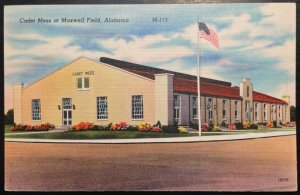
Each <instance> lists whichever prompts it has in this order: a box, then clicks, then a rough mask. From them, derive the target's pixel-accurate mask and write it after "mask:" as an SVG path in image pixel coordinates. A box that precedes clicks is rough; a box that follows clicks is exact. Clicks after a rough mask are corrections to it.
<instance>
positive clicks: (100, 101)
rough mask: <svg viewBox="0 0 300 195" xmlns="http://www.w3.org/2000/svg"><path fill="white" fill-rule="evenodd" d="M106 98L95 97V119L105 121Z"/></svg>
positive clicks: (106, 116)
mask: <svg viewBox="0 0 300 195" xmlns="http://www.w3.org/2000/svg"><path fill="white" fill-rule="evenodd" d="M107 118H108V111H107V97H106V96H103V97H97V119H107Z"/></svg>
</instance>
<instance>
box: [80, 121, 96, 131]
mask: <svg viewBox="0 0 300 195" xmlns="http://www.w3.org/2000/svg"><path fill="white" fill-rule="evenodd" d="M93 126H94V124H93V123H90V122H80V123H78V124H77V125H75V130H77V131H82V130H90V129H92V128H93Z"/></svg>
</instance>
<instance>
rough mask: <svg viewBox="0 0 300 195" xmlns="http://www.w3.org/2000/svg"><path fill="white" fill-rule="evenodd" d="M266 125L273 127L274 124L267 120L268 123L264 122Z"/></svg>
mask: <svg viewBox="0 0 300 195" xmlns="http://www.w3.org/2000/svg"><path fill="white" fill-rule="evenodd" d="M266 127H268V128H273V127H274V126H273V123H271V122H268V123H267V124H266Z"/></svg>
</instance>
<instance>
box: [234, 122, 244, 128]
mask: <svg viewBox="0 0 300 195" xmlns="http://www.w3.org/2000/svg"><path fill="white" fill-rule="evenodd" d="M234 125H235V127H236V129H239V130H240V129H243V123H241V122H235V123H234Z"/></svg>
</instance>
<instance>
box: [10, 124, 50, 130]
mask: <svg viewBox="0 0 300 195" xmlns="http://www.w3.org/2000/svg"><path fill="white" fill-rule="evenodd" d="M54 128H55V126H54V125H53V124H50V123H44V124H40V125H35V126H33V125H21V124H17V125H16V124H14V125H13V126H12V127H11V128H10V130H11V131H48V130H49V129H54Z"/></svg>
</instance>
